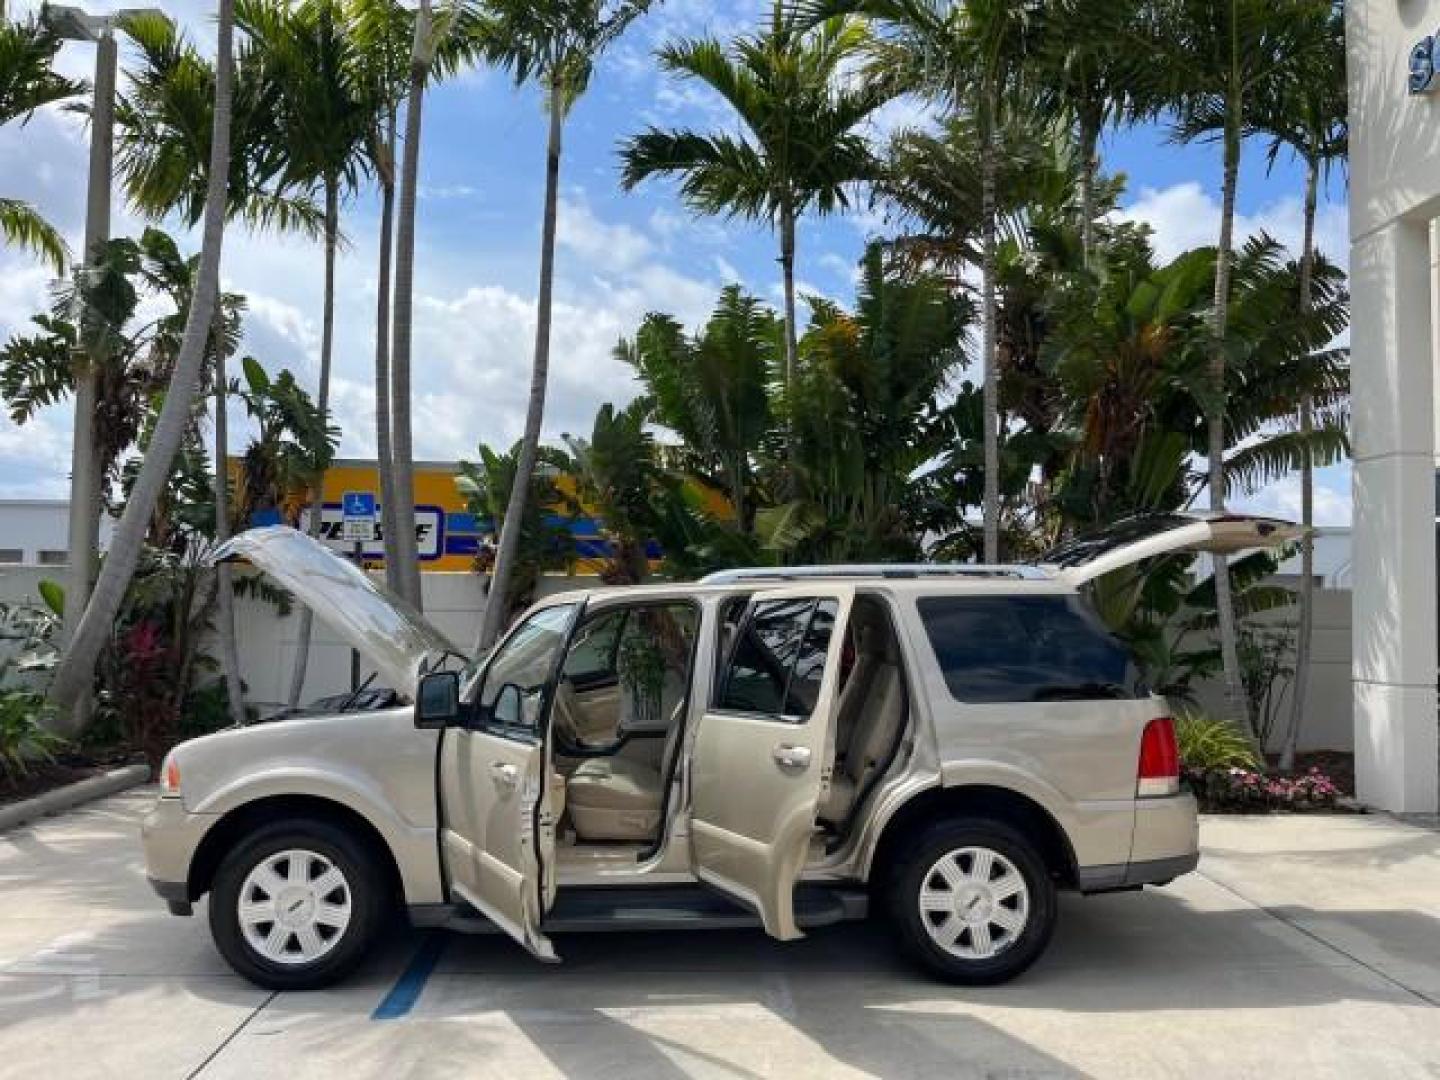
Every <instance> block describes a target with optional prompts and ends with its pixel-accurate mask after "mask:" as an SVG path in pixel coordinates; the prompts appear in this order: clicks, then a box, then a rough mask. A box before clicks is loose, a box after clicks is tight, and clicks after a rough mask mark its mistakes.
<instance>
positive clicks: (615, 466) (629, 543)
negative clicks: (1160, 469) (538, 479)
mask: <svg viewBox="0 0 1440 1080" xmlns="http://www.w3.org/2000/svg"><path fill="white" fill-rule="evenodd" d="M650 412H651V409H650V402H649V401H648V400H646V399H645V398H644V397H638V398H636V399H635V400H634V401H632V402H631V403H630V404H629V405H628V406H626V407H625V408H623V409H617V408H615V406H614V405H612V404H611V403H610V402H608V401H607V402H606V403H605V404H604V405H602V406H600V410H599V412H597V413H596V414H595V423H594V425H593V426H592V429H591V433H590V437H589V438H588V439H587V438H582V437H580V436H577V435H565V436H564V440H565V446H566V448H567V449H568V451H569V458H568V460H567V461H566V463H565V471H566V472H567V473H568V474H569V475H570V476H571V477H572V478H573V479H574V481H575V489H576V495H577V496H578V497H579V499H580V501H581V502H582V503H584V504H585V505H586V506H587V507H589V508H590V509H592V510H593V511H594V512H595V513H596V514H597V515H598V516H599V518H600V524H601V528H602V530H603V533H604V535H605V537H606V539H607V540H608V541H609V544H610V556H609V558H608V559H607V560H606V563H605V566H604V568H603V569H602V570H601V571H600V579H601V580H602V581H604V582H605V583H606V584H607V585H637V584H639V583H640V582H641V581H643V580H645V575H646V573H647V572H648V571H649V569H650V555H649V551H648V548H649V541H650V539H651V535H652V533H653V531H654V511H653V506H654V503H655V496H656V490H657V484H658V482H659V465H658V462H657V460H656V456H655V440H654V438H653V436H652V435H651V434H650V432H649V430H648V426H649V423H650Z"/></svg>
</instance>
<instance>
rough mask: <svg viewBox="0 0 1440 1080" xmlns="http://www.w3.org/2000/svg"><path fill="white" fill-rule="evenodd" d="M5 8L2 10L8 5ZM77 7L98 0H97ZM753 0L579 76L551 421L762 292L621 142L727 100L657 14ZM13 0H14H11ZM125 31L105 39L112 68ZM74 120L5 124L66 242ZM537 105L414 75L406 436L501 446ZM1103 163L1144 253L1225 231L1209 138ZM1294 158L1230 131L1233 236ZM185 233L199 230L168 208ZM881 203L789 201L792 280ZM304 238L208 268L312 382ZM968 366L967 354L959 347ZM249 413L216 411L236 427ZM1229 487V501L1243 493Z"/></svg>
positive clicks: (496, 88) (761, 257)
mask: <svg viewBox="0 0 1440 1080" xmlns="http://www.w3.org/2000/svg"><path fill="white" fill-rule="evenodd" d="M158 6H160V7H161V8H162V9H163V10H165V11H166V12H167V13H168V14H170V15H172V16H173V17H175V18H176V19H177V20H179V21H180V23H181V24H182V26H184V27H185V28H186V30H187V32H188V33H189V34H190V36H191V37H192V39H193V40H195V42H196V43H197V45H199V46H200V48H201V49H202V50H203V51H206V52H213V48H214V22H213V10H214V9H213V6H212V5H211V4H209V3H205V2H201V0H161V2H160V3H159V5H158ZM17 8H18V12H17ZM89 9H90V10H93V11H97V12H98V11H104V10H109V5H105V4H99V3H96V4H91V5H89ZM762 9H768V4H767V3H765V2H757V0H668V2H667V3H664V4H661V5H659V6H658V7H657V8H656V9H654V10H653V11H652V13H651V14H649V15H647V16H645V17H644V18H642V19H641V20H639V21H638V22H637V23H635V24H634V25H633V26H632V27H631V28H630V30H629V31H628V32H627V34H626V36H625V37H623V38H622V39H621V40H620V41H619V42H618V43H617V44H616V45H614V46H612V48H611V50H610V51H609V52H608V53H607V54H606V56H605V57H603V58H602V60H601V62H600V64H599V65H598V68H597V73H596V77H595V78H594V80H593V81H592V83H591V87H590V90H589V92H588V94H587V95H586V96H585V97H584V98H583V99H582V100H581V101H580V102H579V104H578V105H577V106H576V107H575V109H574V111H573V112H572V114H571V116H570V119H569V121H568V124H567V127H566V131H565V149H564V159H563V165H562V174H561V193H560V213H559V230H558V246H557V260H556V268H557V280H556V290H555V320H554V332H553V337H552V360H551V382H550V389H549V395H548V398H547V405H546V417H545V434H546V437H547V438H555V437H558V436H559V435H560V434H561V433H567V432H569V433H588V431H589V427H590V423H591V421H592V419H593V417H594V414H595V410H596V408H597V407H598V406H599V405H600V404H601V403H602V402H604V401H613V402H616V403H622V402H624V401H628V400H629V399H630V398H631V397H633V396H634V395H635V393H636V392H637V388H636V386H635V383H634V381H633V380H632V378H631V377H630V375H629V371H628V369H627V368H626V366H625V365H623V364H622V363H620V362H619V361H617V360H616V359H615V358H614V356H613V355H612V353H613V349H614V346H615V344H616V343H617V341H619V340H620V339H621V338H622V337H626V336H629V335H630V334H632V333H633V332H634V331H635V329H636V328H637V327H638V325H639V323H640V320H641V319H642V318H643V317H644V315H645V314H646V313H648V312H650V311H664V312H667V313H669V314H672V315H674V316H675V317H677V318H678V319H680V320H681V321H682V322H683V323H684V324H685V325H687V326H688V327H691V328H694V327H696V326H697V325H698V324H700V323H702V322H703V321H704V319H705V317H706V315H707V314H708V312H709V311H710V309H711V308H712V307H713V305H714V303H715V300H716V297H717V295H718V293H719V290H720V289H721V287H722V286H724V285H726V284H730V283H733V282H739V283H741V284H743V285H744V286H745V287H746V288H747V289H748V290H750V291H751V292H753V293H755V294H757V295H759V296H761V297H764V298H766V299H769V300H771V301H773V302H775V303H777V304H778V302H779V298H780V275H779V266H778V263H777V260H776V255H777V252H776V244H775V241H774V239H773V238H772V237H771V235H770V234H769V232H768V231H767V230H766V229H765V228H764V227H763V226H758V225H753V224H748V223H745V222H730V221H725V220H720V219H714V218H699V217H696V216H694V215H692V214H691V213H690V212H689V211H688V210H687V209H686V208H685V207H684V205H683V204H682V203H681V201H680V199H679V197H678V195H677V192H676V191H675V188H674V186H673V185H672V184H669V183H666V182H650V183H647V184H645V185H643V186H642V187H641V188H640V189H638V190H637V191H634V192H629V193H627V192H624V191H622V190H621V188H620V185H619V168H618V156H617V148H618V146H619V145H620V144H621V142H622V141H623V140H624V139H626V138H627V137H628V136H630V135H632V134H634V133H636V132H638V131H640V130H642V129H643V128H644V127H645V126H647V125H649V124H655V125H659V126H662V127H673V126H690V127H696V128H700V129H708V128H713V127H715V126H718V125H722V124H725V123H727V122H728V120H727V116H726V110H725V107H724V105H723V103H722V102H720V101H719V100H718V98H716V97H714V96H713V95H711V94H710V93H709V92H708V91H706V90H704V89H703V88H701V87H698V86H695V85H693V84H688V83H683V82H677V81H675V80H674V79H673V78H672V77H669V76H666V75H664V74H663V73H661V72H660V71H658V70H657V68H656V65H655V63H654V62H653V59H652V55H653V53H654V50H655V49H656V48H657V47H658V46H660V45H662V44H664V43H665V42H667V41H670V40H673V39H675V38H682V37H693V36H696V35H699V34H712V35H714V36H716V37H719V38H721V39H722V40H723V39H726V38H729V37H731V36H733V35H734V34H736V33H739V32H744V31H746V30H748V29H750V28H752V27H753V26H754V25H756V21H757V19H758V17H759V15H760V14H761V11H762ZM26 10H27V5H26V3H24V2H22V3H19V4H12V7H11V11H12V13H17V14H23V13H24V12H25V11H26ZM125 62H126V50H125V48H124V46H123V45H122V48H121V68H122V73H121V86H122V91H123V86H124V66H125ZM93 63H94V59H93V47H91V46H88V45H84V44H79V43H75V44H67V45H66V47H65V49H64V50H63V52H62V55H61V59H60V66H61V68H62V70H64V71H65V72H66V73H67V74H72V75H75V76H80V77H88V75H89V73H90V69H91V67H92V65H93ZM923 115H924V112H923V109H922V108H920V107H919V106H918V105H916V104H915V103H912V102H906V101H902V102H897V103H894V104H892V105H891V106H888V107H887V108H886V109H885V110H884V111H883V112H882V113H881V114H879V115H877V117H876V118H875V120H874V122H873V123H872V125H871V127H872V133H873V135H874V137H876V138H877V139H879V138H883V137H884V136H885V135H886V134H887V133H889V132H890V131H893V130H895V129H896V128H897V127H900V126H903V125H905V124H909V123H914V122H917V121H918V120H921V119H923ZM88 139H89V131H88V128H87V127H86V126H85V124H84V122H83V120H82V119H81V118H79V117H77V116H75V115H73V114H69V113H66V112H63V111H62V110H59V109H50V110H45V111H43V112H41V113H38V114H37V115H36V116H35V117H34V118H33V119H32V120H31V121H30V123H29V124H28V125H25V126H24V127H21V126H19V125H17V124H11V125H9V126H7V127H5V128H3V129H0V194H4V195H5V196H7V197H12V198H14V197H18V198H22V199H26V200H29V201H30V202H32V203H34V204H35V205H36V206H38V207H39V209H40V210H41V211H42V212H43V213H44V214H45V215H46V217H47V218H48V219H49V220H50V221H51V222H52V223H54V224H55V225H57V226H58V227H59V228H61V229H62V230H63V231H64V232H65V234H66V235H67V237H68V238H69V242H70V245H71V248H72V250H79V249H80V247H81V246H82V244H81V236H82V231H83V225H84V201H85V200H84V193H85V175H86V161H87V153H88V149H87V148H88ZM544 140H545V118H544V115H543V112H542V109H541V103H540V100H539V97H538V95H537V94H536V93H535V92H534V91H533V90H531V89H529V88H519V89H517V88H516V87H514V86H513V85H512V84H511V82H510V81H509V80H508V78H506V77H505V76H504V75H503V74H501V73H498V72H495V71H471V72H467V73H465V74H462V75H461V76H459V77H457V78H456V79H454V80H452V81H450V82H448V83H443V84H441V85H439V86H438V87H436V88H434V89H433V90H432V91H431V92H430V93H429V94H428V95H427V98H426V104H425V129H424V136H423V141H422V147H421V164H420V172H421V181H420V186H419V202H418V218H417V225H416V230H417V242H416V255H415V265H416V271H415V316H414V318H415V337H414V347H413V356H414V361H413V367H414V384H415V386H414V390H415V395H414V401H413V424H414V435H415V453H416V456H417V457H418V458H423V459H439V460H454V459H457V458H465V457H470V458H473V457H474V456H475V451H476V446H477V444H478V443H480V442H486V443H489V444H491V445H499V446H508V445H509V444H510V443H512V442H513V441H514V440H515V439H516V438H518V436H519V434H520V430H521V427H522V424H523V419H524V408H525V401H526V397H527V394H528V389H529V371H530V363H531V358H532V353H533V347H534V324H535V295H536V291H537V283H538V282H537V279H538V265H539V248H540V212H541V203H542V198H543V180H544V171H543V170H544ZM1102 156H1103V167H1104V168H1105V170H1106V171H1108V172H1112V173H1119V174H1123V175H1124V176H1125V178H1126V181H1127V188H1126V193H1125V195H1124V197H1123V198H1122V200H1121V211H1120V213H1121V216H1123V217H1125V218H1128V219H1133V220H1140V221H1144V222H1146V223H1148V224H1149V225H1150V227H1151V228H1152V229H1153V231H1154V238H1153V242H1154V244H1155V246H1156V249H1157V252H1158V253H1159V255H1160V256H1161V257H1162V258H1168V257H1172V256H1174V255H1175V254H1178V253H1179V252H1181V251H1184V250H1186V249H1188V248H1191V247H1194V246H1197V245H1200V244H1207V243H1213V242H1214V240H1215V237H1216V236H1217V235H1218V231H1219V216H1220V208H1219V181H1220V156H1219V151H1218V149H1217V148H1216V147H1214V146H1211V145H1195V146H1177V145H1173V144H1171V143H1170V142H1169V141H1168V139H1167V138H1166V133H1165V131H1164V130H1163V129H1162V128H1157V127H1146V128H1139V129H1133V130H1127V131H1123V132H1119V133H1115V134H1112V135H1110V136H1109V137H1107V139H1106V141H1105V143H1104V144H1103V146H1102ZM1301 182H1302V175H1301V172H1300V170H1299V168H1298V167H1297V166H1296V165H1294V164H1293V163H1291V162H1288V161H1285V160H1283V159H1282V160H1281V161H1279V162H1277V163H1276V165H1275V167H1274V168H1273V169H1270V168H1268V166H1267V162H1266V159H1265V154H1264V152H1263V147H1262V146H1260V145H1258V144H1256V145H1253V146H1251V147H1249V148H1248V151H1247V154H1246V158H1245V163H1244V166H1243V168H1242V172H1241V178H1240V188H1239V199H1238V211H1239V219H1238V221H1237V242H1238V238H1240V237H1243V236H1245V235H1249V234H1252V233H1254V232H1258V231H1260V230H1265V231H1268V232H1269V233H1270V234H1271V235H1273V236H1275V237H1276V238H1277V239H1279V240H1281V241H1282V242H1285V243H1287V244H1290V245H1292V246H1295V247H1298V244H1299V238H1300V227H1301V214H1300V191H1301ZM1326 194H1327V198H1326V199H1325V201H1324V202H1323V204H1322V206H1321V210H1320V218H1319V222H1318V229H1317V237H1318V243H1319V245H1320V247H1321V249H1322V250H1323V251H1324V252H1325V253H1326V254H1327V255H1328V256H1329V257H1330V258H1331V259H1332V260H1333V261H1335V262H1337V263H1339V264H1340V265H1342V266H1344V265H1346V263H1347V261H1348V244H1347V243H1346V240H1345V232H1346V211H1345V204H1344V191H1343V186H1342V185H1341V184H1340V183H1339V182H1338V181H1337V182H1336V183H1335V184H1334V185H1332V190H1330V191H1329V192H1327V193H1326ZM378 219H379V207H378V200H377V199H376V198H375V196H374V193H373V191H372V190H363V191H361V192H359V193H358V194H357V195H356V196H355V197H353V198H352V199H351V200H350V201H348V202H347V203H346V205H345V206H344V207H343V209H342V219H341V225H342V229H343V231H344V233H345V236H346V244H345V247H344V250H343V251H342V253H341V255H340V258H339V262H338V269H337V279H338V287H337V299H336V319H335V325H336V340H335V358H334V375H333V382H332V391H331V394H332V409H333V412H334V414H335V421H336V423H337V424H338V425H339V426H340V427H341V428H342V430H343V432H344V436H343V441H342V444H341V447H340V453H341V454H342V455H343V456H347V457H369V456H373V454H374V452H375V441H374V430H375V413H374V393H373V371H374V367H373V357H374V335H373V329H374V311H375V302H376V260H377V253H376V247H377V244H378V223H379V222H378ZM163 224H164V226H165V227H166V228H167V229H168V230H169V231H171V232H172V234H174V235H176V236H177V239H179V241H180V243H181V245H182V248H184V249H185V250H186V251H187V252H193V251H194V250H196V249H197V248H198V244H199V238H198V235H196V234H191V233H187V232H186V231H185V230H184V229H183V228H181V227H180V226H179V225H178V224H177V223H174V222H169V223H163ZM145 225H146V222H144V221H143V220H142V219H140V218H139V217H137V216H136V215H135V214H133V213H132V212H131V210H130V209H129V208H128V207H126V206H125V205H124V201H123V198H122V197H121V195H120V193H118V192H117V194H116V198H115V214H114V220H113V223H112V229H111V232H112V235H115V236H122V235H138V234H139V232H140V231H141V230H142V229H143V228H144V227H145ZM881 225H882V223H881V222H880V220H879V219H878V218H877V216H876V215H874V214H873V213H870V212H867V211H865V210H864V209H863V208H862V209H861V211H860V212H858V213H854V214H851V215H847V216H838V217H832V218H828V219H810V220H806V221H804V222H802V224H801V228H800V234H799V245H798V255H797V278H798V281H799V287H800V290H801V292H802V294H804V293H809V294H817V295H823V296H826V297H830V298H833V299H836V300H840V301H842V302H847V301H849V300H850V299H851V298H852V297H853V293H854V284H853V283H854V268H855V264H856V262H857V260H858V259H859V257H860V255H861V252H862V250H863V247H864V244H865V242H866V239H867V237H869V236H873V235H874V234H875V232H876V230H877V229H878V228H880V227H881ZM322 254H323V253H322V250H321V247H320V245H319V244H318V243H313V242H310V241H305V240H301V239H298V238H294V237H289V238H287V237H280V236H276V235H273V234H263V235H256V234H252V233H248V232H246V231H245V229H244V228H243V227H241V226H235V227H233V228H231V229H230V230H229V231H228V232H227V235H226V238H225V243H224V254H223V260H222V266H221V279H222V284H223V286H224V288H226V289H227V290H230V291H234V292H240V293H243V294H245V296H246V297H247V300H248V304H249V311H248V315H247V318H246V324H245V325H246V334H245V340H244V343H243V346H242V354H248V355H252V356H254V357H255V358H256V359H258V360H259V361H260V362H261V363H262V364H264V365H265V367H267V368H268V369H270V370H271V371H272V372H274V371H278V370H280V369H281V368H290V369H291V370H292V371H294V372H295V373H296V376H297V378H299V379H300V380H301V381H302V383H303V384H304V385H306V386H308V387H310V388H311V389H312V391H313V388H314V386H315V383H316V380H317V378H318V372H319V349H320V315H321V296H322V290H321V284H322V281H321V274H322V268H323V267H322ZM48 282H49V272H48V271H47V270H46V269H45V268H44V267H42V266H41V265H40V264H39V263H38V262H37V261H36V260H35V259H34V258H32V257H30V256H28V255H26V254H24V253H21V252H16V251H14V250H13V249H12V250H0V340H4V339H8V338H9V336H10V335H12V334H14V333H17V332H23V331H24V330H25V327H26V325H27V323H28V320H29V318H30V316H31V315H32V314H33V313H36V312H39V311H42V310H44V308H45V307H46V305H47V303H48ZM966 377H967V378H976V379H978V377H979V372H978V371H977V370H971V371H969V372H967V373H966ZM68 412H69V410H68V409H67V408H66V407H64V406H59V407H56V408H53V409H51V410H48V411H46V412H45V413H43V414H41V415H40V416H39V417H37V418H36V419H35V420H33V421H32V422H30V423H27V424H26V425H24V427H16V426H15V425H13V424H12V423H11V422H10V421H9V419H8V418H6V417H0V499H6V498H8V499H17V498H65V497H66V495H67V489H68V473H69V446H70V433H71V430H72V429H71V417H70V415H68ZM246 430H247V424H246V420H245V417H244V415H243V411H241V410H240V409H239V408H238V406H237V407H235V411H234V412H233V413H232V423H231V439H232V449H233V448H234V447H235V446H238V445H240V443H241V439H242V438H243V433H244V432H245V431H246ZM1317 479H1318V489H1317V493H1316V520H1317V522H1318V523H1319V524H1322V525H1342V524H1347V523H1348V522H1349V520H1350V473H1349V467H1348V465H1341V466H1336V467H1334V468H1330V469H1325V470H1322V471H1321V472H1320V475H1319V476H1318V478H1317ZM1237 505H1240V501H1238V500H1237ZM1243 505H1244V506H1245V507H1247V508H1251V509H1256V510H1261V511H1265V512H1269V513H1276V514H1279V515H1282V516H1289V517H1298V516H1299V512H1300V501H1299V484H1298V479H1297V478H1295V477H1290V478H1288V479H1285V480H1282V481H1280V482H1278V483H1277V484H1275V485H1272V486H1271V487H1269V488H1267V489H1265V490H1263V491H1261V492H1257V493H1255V494H1254V495H1252V496H1249V497H1247V498H1246V499H1244V500H1243Z"/></svg>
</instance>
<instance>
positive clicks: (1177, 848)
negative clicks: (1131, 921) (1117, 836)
mask: <svg viewBox="0 0 1440 1080" xmlns="http://www.w3.org/2000/svg"><path fill="white" fill-rule="evenodd" d="M1199 862H1200V818H1199V815H1198V814H1197V812H1196V805H1195V798H1194V796H1192V795H1189V794H1188V793H1187V794H1181V795H1176V796H1174V797H1173V798H1165V799H1137V800H1136V801H1135V832H1134V835H1133V839H1132V840H1131V843H1130V861H1129V862H1128V863H1116V864H1112V865H1105V866H1085V867H1081V868H1080V873H1079V885H1080V891H1081V892H1107V891H1109V890H1113V889H1133V888H1138V887H1139V886H1141V885H1160V884H1164V883H1165V882H1167V881H1171V880H1173V879H1174V878H1177V877H1179V876H1180V875H1181V874H1188V873H1190V871H1192V870H1194V869H1195V867H1196V866H1197V865H1199Z"/></svg>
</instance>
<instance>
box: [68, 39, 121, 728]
mask: <svg viewBox="0 0 1440 1080" xmlns="http://www.w3.org/2000/svg"><path fill="white" fill-rule="evenodd" d="M116 63H117V62H116V44H115V36H114V35H113V34H104V35H102V36H101V38H100V40H99V41H98V42H96V45H95V90H94V105H93V115H92V116H91V118H90V170H89V190H88V191H87V193H86V199H85V261H86V263H87V264H90V265H93V264H94V263H95V262H96V261H98V260H99V258H100V256H101V249H102V245H103V244H104V243H105V241H106V240H107V239H109V236H110V194H111V192H110V188H111V175H112V173H113V171H114V169H113V165H114V158H115V140H114V125H115V70H116ZM99 353H100V350H99V349H98V348H93V349H91V350H90V353H89V355H88V356H77V358H76V359H77V364H76V371H75V430H74V435H73V445H72V447H71V455H70V523H69V543H68V545H67V547H68V549H69V550H68V554H67V559H68V562H69V564H70V565H69V573H68V575H67V580H66V589H65V592H66V604H65V614H64V624H63V627H62V637H63V639H64V640H65V641H69V640H70V639H71V638H72V637H74V635H75V630H76V628H77V627H78V626H79V623H80V616H81V615H82V614H84V612H85V607H86V604H87V603H88V601H89V599H90V585H91V583H92V582H93V581H94V580H95V566H96V564H97V563H98V562H99V561H100V511H101V504H102V503H103V501H104V492H105V478H104V475H103V473H102V469H103V463H102V462H101V460H100V447H99V445H98V444H97V443H96V439H95V418H96V415H97V410H98V405H99V401H98V397H99V386H100V368H101V366H102V365H103V364H104V363H105V362H106V358H105V357H104V356H101V355H100V354H99ZM91 704H92V702H91V698H90V695H89V694H84V695H81V697H80V698H79V699H77V701H76V703H75V708H76V709H77V710H78V711H77V714H76V716H74V717H73V718H72V723H73V724H74V725H75V727H76V728H77V729H80V728H83V727H84V726H85V725H86V724H87V723H89V721H90V707H91Z"/></svg>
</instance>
